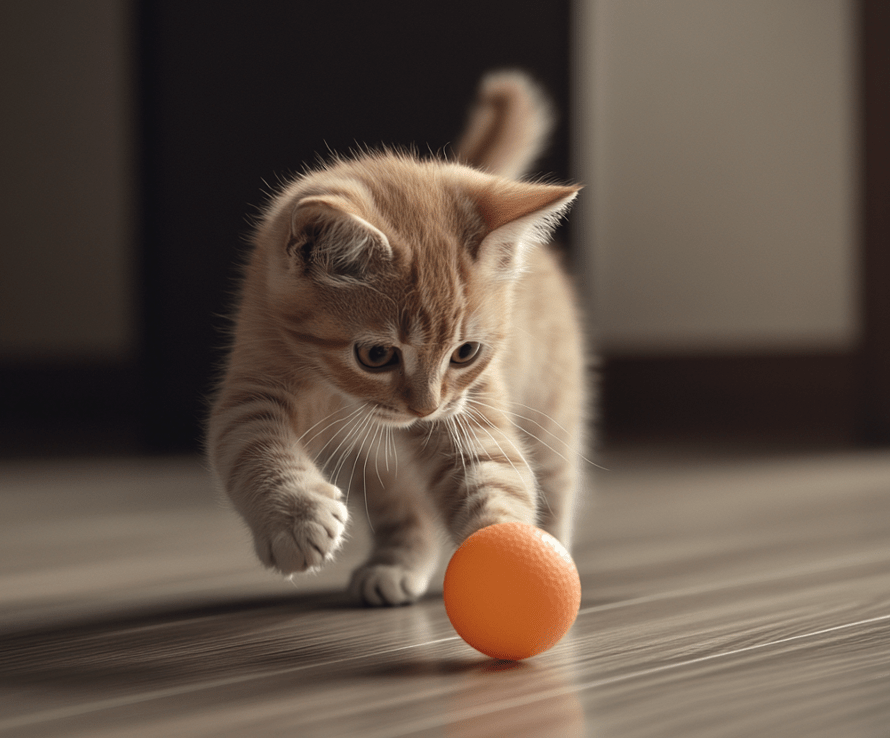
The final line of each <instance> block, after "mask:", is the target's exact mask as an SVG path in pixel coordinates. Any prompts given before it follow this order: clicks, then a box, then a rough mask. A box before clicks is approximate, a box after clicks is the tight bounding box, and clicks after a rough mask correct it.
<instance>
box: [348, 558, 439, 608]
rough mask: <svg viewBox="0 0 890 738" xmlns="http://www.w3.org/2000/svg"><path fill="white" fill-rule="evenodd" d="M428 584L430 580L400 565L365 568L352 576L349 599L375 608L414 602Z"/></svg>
mask: <svg viewBox="0 0 890 738" xmlns="http://www.w3.org/2000/svg"><path fill="white" fill-rule="evenodd" d="M428 584H429V576H428V575H426V574H424V573H423V572H419V571H416V570H413V569H409V568H407V567H405V566H402V565H400V564H364V565H363V566H360V567H359V568H358V569H356V570H355V571H354V572H353V573H352V580H351V582H350V583H349V594H350V596H351V597H352V598H353V599H355V600H358V601H360V602H363V603H364V604H366V605H372V606H376V607H381V606H387V605H390V606H392V605H407V604H410V603H412V602H416V601H417V600H418V599H419V598H420V597H421V596H422V595H423V593H424V592H426V588H427V585H428Z"/></svg>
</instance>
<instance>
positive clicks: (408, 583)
mask: <svg viewBox="0 0 890 738" xmlns="http://www.w3.org/2000/svg"><path fill="white" fill-rule="evenodd" d="M407 462H408V460H406V459H400V460H399V462H398V463H399V469H398V474H380V476H379V478H378V471H377V469H374V470H373V471H371V470H369V471H368V473H367V474H365V475H364V476H365V477H366V478H365V479H363V480H361V482H359V484H358V485H357V487H358V489H356V487H353V489H354V490H355V493H354V499H355V500H356V502H357V504H359V505H361V504H362V503H361V502H359V498H360V497H361V496H362V495H364V496H366V500H367V511H368V516H369V518H370V524H371V527H372V530H373V535H374V547H373V549H372V551H371V555H370V557H369V558H368V560H367V561H366V562H365V563H364V564H362V566H360V567H359V568H358V569H356V570H355V571H354V572H353V574H352V580H351V582H350V585H349V591H350V594H351V595H352V596H353V598H355V599H357V600H360V601H362V602H364V603H365V604H367V605H404V604H408V603H409V602H414V601H416V600H417V599H418V598H420V597H421V596H422V595H423V594H424V593H425V592H426V590H427V587H428V586H429V582H430V578H431V577H432V575H433V572H434V570H435V567H436V561H437V559H438V553H439V545H438V540H437V529H436V522H435V511H434V510H433V509H432V507H431V504H430V501H429V499H428V498H427V496H426V495H424V494H423V491H424V490H425V489H426V487H427V484H428V482H427V480H425V479H423V478H422V475H421V474H420V473H419V470H418V469H417V468H415V467H413V466H412V465H411V464H410V463H407ZM370 464H371V465H376V466H380V465H382V464H383V462H382V461H380V460H379V459H378V460H377V461H376V462H375V461H374V460H371V461H370ZM363 484H364V486H365V488H364V489H361V487H362V485H363Z"/></svg>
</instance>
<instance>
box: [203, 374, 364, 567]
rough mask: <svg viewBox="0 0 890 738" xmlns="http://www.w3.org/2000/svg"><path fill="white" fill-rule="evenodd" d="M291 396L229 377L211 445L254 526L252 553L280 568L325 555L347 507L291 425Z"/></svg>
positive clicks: (217, 466)
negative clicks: (231, 379) (301, 443)
mask: <svg viewBox="0 0 890 738" xmlns="http://www.w3.org/2000/svg"><path fill="white" fill-rule="evenodd" d="M295 412H296V409H295V407H294V399H293V397H292V396H291V395H290V394H289V393H288V392H287V391H286V390H284V389H282V388H280V387H275V386H270V385H266V384H261V383H259V382H249V381H240V382H234V381H229V382H227V384H226V387H225V388H224V389H223V392H222V393H221V395H220V397H219V398H218V399H217V402H216V404H215V407H214V410H213V414H212V416H211V420H210V426H209V438H208V450H209V455H210V461H211V464H212V465H213V467H214V471H215V472H216V474H217V476H218V478H219V479H220V481H221V483H222V486H223V487H224V488H225V490H226V492H227V493H228V495H229V498H230V499H231V500H232V502H233V503H234V505H235V508H236V509H237V510H238V512H239V513H240V514H241V516H242V517H243V518H244V519H245V521H246V522H247V524H248V525H249V526H250V530H251V532H252V533H253V541H254V548H255V550H256V553H257V556H259V558H260V560H261V561H262V562H263V563H264V564H265V565H266V566H268V567H270V568H272V569H276V570H278V571H280V572H282V573H283V574H291V573H294V572H301V571H307V570H311V569H315V568H317V567H319V566H321V565H322V564H323V563H324V562H326V561H328V560H330V559H331V558H332V557H333V555H334V553H335V552H336V550H337V549H338V548H339V547H340V545H341V543H342V541H343V531H344V529H345V527H346V520H347V516H348V513H347V510H346V506H345V505H344V504H343V502H342V501H341V497H342V493H341V492H340V490H339V489H338V488H337V487H335V486H334V485H333V484H329V483H328V482H327V481H326V480H325V478H324V477H323V476H322V474H321V472H320V471H319V469H318V468H317V467H316V465H315V464H314V463H313V461H312V459H311V458H310V457H309V455H308V454H307V452H306V451H305V449H304V448H303V447H302V446H301V445H300V444H299V442H298V439H297V437H296V435H295V433H294V431H293V425H292V422H291V421H292V418H293V417H295Z"/></svg>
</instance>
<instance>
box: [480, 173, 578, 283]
mask: <svg viewBox="0 0 890 738" xmlns="http://www.w3.org/2000/svg"><path fill="white" fill-rule="evenodd" d="M580 190H581V187H580V186H579V185H567V186H564V185H546V184H536V183H533V182H516V181H505V180H497V181H495V182H487V183H485V184H483V183H481V182H480V186H477V187H474V188H472V191H473V195H474V199H475V201H476V207H477V209H478V212H479V215H480V216H481V217H482V220H483V222H484V223H485V227H486V230H487V231H488V234H487V235H486V236H485V237H484V238H483V239H482V243H481V244H480V245H479V248H478V252H477V259H478V260H479V261H482V262H488V263H489V264H491V266H492V267H493V268H495V269H496V270H497V271H499V272H500V273H501V274H503V276H504V277H508V278H509V277H513V276H515V275H516V274H517V273H518V272H519V271H520V270H521V269H522V264H523V261H524V257H525V254H526V252H527V251H528V250H529V249H530V248H531V247H532V246H534V245H535V244H540V243H544V242H546V241H547V239H548V238H549V237H550V234H551V233H552V231H553V229H554V228H555V227H556V225H557V224H558V223H559V221H560V219H561V218H562V217H563V216H564V215H565V213H566V212H567V211H568V209H569V207H570V206H571V204H572V201H573V200H574V199H575V197H577V195H578V192H579V191H580Z"/></svg>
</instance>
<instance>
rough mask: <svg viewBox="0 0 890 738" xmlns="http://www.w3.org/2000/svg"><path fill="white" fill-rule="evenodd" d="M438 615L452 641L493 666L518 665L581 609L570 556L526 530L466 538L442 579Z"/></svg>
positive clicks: (496, 529) (504, 528)
mask: <svg viewBox="0 0 890 738" xmlns="http://www.w3.org/2000/svg"><path fill="white" fill-rule="evenodd" d="M444 599H445V610H446V612H447V613H448V618H449V620H451V624H452V625H453V626H454V629H455V630H456V631H457V633H458V635H460V637H461V638H463V639H464V640H465V641H466V642H467V643H469V644H470V645H471V646H472V647H473V648H475V649H476V650H477V651H481V652H482V653H484V654H485V655H487V656H491V657H492V658H495V659H504V660H510V661H518V660H521V659H525V658H528V657H529V656H535V655H537V654H539V653H542V652H544V651H546V650H547V649H548V648H550V647H551V646H553V645H554V644H556V642H557V641H559V639H560V638H562V637H563V636H564V635H565V634H566V632H568V630H569V628H571V627H572V623H574V622H575V618H576V617H577V615H578V609H579V608H580V606H581V580H580V579H579V578H578V570H577V568H576V567H575V564H574V562H573V561H572V557H571V555H570V554H569V553H568V551H566V549H565V547H563V545H562V544H561V543H560V542H559V541H557V540H556V539H555V538H554V537H553V536H551V535H550V534H549V533H546V532H545V531H543V530H541V529H540V528H536V527H535V526H533V525H527V524H525V523H498V524H496V525H490V526H488V527H487V528H482V529H481V530H478V531H476V532H475V533H473V535H471V536H470V537H468V538H467V539H466V540H465V541H464V542H463V544H461V546H460V547H459V548H458V549H457V551H455V552H454V556H452V557H451V561H450V562H449V564H448V568H447V570H446V571H445V585H444Z"/></svg>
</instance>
